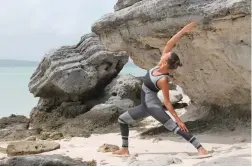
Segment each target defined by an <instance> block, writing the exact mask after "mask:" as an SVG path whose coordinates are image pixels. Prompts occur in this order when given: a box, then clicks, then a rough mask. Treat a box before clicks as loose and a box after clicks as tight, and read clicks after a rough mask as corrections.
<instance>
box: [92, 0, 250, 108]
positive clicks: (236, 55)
mask: <svg viewBox="0 0 252 167" xmlns="http://www.w3.org/2000/svg"><path fill="white" fill-rule="evenodd" d="M119 4H128V5H121V6H120V7H117V9H118V11H116V12H114V13H109V14H106V15H104V16H103V17H101V18H100V19H98V20H97V21H96V22H95V23H94V24H93V25H92V31H93V32H95V33H96V34H97V35H98V36H99V37H100V39H101V42H102V43H103V44H104V45H105V46H106V48H108V49H109V50H110V51H122V50H124V51H127V52H129V53H130V55H131V58H132V59H133V61H134V63H135V64H136V65H138V66H139V67H142V68H144V69H150V68H151V67H153V66H155V65H156V64H157V62H158V61H159V59H160V56H161V53H162V51H163V49H164V47H165V45H166V43H167V41H168V40H169V39H170V38H171V37H172V36H173V35H174V34H175V33H177V32H178V31H179V30H180V29H181V28H182V27H184V26H185V25H186V24H188V23H189V22H190V21H191V20H195V21H196V22H197V26H196V27H195V29H194V31H193V32H191V33H188V34H185V35H184V36H183V37H182V39H181V40H179V41H178V42H177V43H176V46H175V47H174V50H173V51H175V52H176V53H177V54H178V55H179V57H180V59H181V61H182V63H183V64H184V65H183V67H182V68H179V69H177V70H176V71H174V72H173V73H174V74H173V75H174V77H175V78H176V79H177V80H179V81H180V84H181V85H180V86H181V87H182V88H183V89H184V91H185V93H186V94H187V95H188V96H189V97H190V98H191V100H192V101H194V102H195V103H196V104H197V105H199V106H204V105H206V106H220V107H223V108H224V107H227V106H229V107H232V106H237V105H239V106H247V108H250V103H251V96H250V95H251V87H250V86H251V85H250V83H251V78H250V76H251V67H250V63H251V56H250V55H251V45H250V43H251V38H250V34H251V33H250V31H251V29H250V22H251V20H250V16H251V5H250V1H249V0H239V1H222V0H201V1H194V0H189V1H184V0H145V1H143V0H142V1H139V2H137V3H135V2H134V1H133V0H132V1H130V0H118V4H117V6H119ZM122 8H124V9H122ZM119 9H120V10H119ZM221 110H222V109H221ZM222 111H223V110H222ZM247 111H249V112H250V109H248V110H247Z"/></svg>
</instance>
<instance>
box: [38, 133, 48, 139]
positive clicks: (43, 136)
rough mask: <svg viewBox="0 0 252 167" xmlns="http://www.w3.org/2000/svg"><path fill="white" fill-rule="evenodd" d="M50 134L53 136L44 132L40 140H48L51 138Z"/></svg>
mask: <svg viewBox="0 0 252 167" xmlns="http://www.w3.org/2000/svg"><path fill="white" fill-rule="evenodd" d="M50 134H51V133H50V132H42V133H41V135H40V136H39V139H40V140H46V139H48V138H49V136H50Z"/></svg>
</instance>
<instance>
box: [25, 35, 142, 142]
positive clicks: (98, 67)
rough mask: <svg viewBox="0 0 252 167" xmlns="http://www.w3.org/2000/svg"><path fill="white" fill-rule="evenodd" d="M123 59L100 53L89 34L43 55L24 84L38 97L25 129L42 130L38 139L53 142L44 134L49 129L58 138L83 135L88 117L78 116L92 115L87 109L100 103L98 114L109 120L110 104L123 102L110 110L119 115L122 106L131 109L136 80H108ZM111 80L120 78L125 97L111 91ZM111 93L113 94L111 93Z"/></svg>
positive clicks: (95, 39)
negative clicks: (102, 105) (58, 134)
mask: <svg viewBox="0 0 252 167" xmlns="http://www.w3.org/2000/svg"><path fill="white" fill-rule="evenodd" d="M127 61H128V55H127V53H126V52H125V51H122V52H110V51H108V50H106V48H105V47H104V46H103V45H102V44H101V43H100V41H99V38H98V36H97V35H95V34H94V33H91V34H87V35H84V36H83V37H82V38H81V40H80V42H79V43H78V44H77V45H74V46H63V47H60V48H59V49H57V50H55V51H53V52H50V53H48V54H46V55H45V57H44V58H43V60H42V61H41V62H40V64H39V66H38V67H37V69H36V71H35V72H34V74H33V75H32V76H31V81H30V83H29V90H30V92H31V93H33V94H34V96H35V97H40V99H39V102H38V105H37V106H36V107H34V108H33V109H32V111H31V113H30V124H29V125H30V127H31V128H32V129H40V130H42V131H43V132H41V134H40V137H39V138H43V139H44V140H45V139H48V138H50V139H55V138H54V137H53V138H52V137H50V136H46V135H44V134H50V133H51V132H54V131H57V132H59V133H60V134H62V133H63V135H64V136H65V135H68V134H70V135H73V136H75V135H77V136H88V135H89V134H90V133H89V132H88V131H89V130H90V128H88V127H89V125H88V121H89V122H90V120H88V119H91V118H85V120H87V121H84V122H83V117H88V115H89V114H91V115H92V114H93V113H94V111H93V110H90V109H93V108H94V109H95V106H96V105H99V104H104V105H106V106H107V108H106V107H105V108H104V113H107V114H108V117H110V116H114V110H113V109H112V108H113V107H112V108H111V106H115V105H114V103H115V102H118V101H121V100H122V102H124V104H123V105H122V106H120V107H119V106H118V105H116V106H115V108H116V111H120V112H121V111H125V109H124V108H123V107H126V108H127V107H132V106H134V105H135V104H136V103H135V101H132V100H131V99H134V100H135V99H137V98H136V96H137V94H138V92H139V85H140V84H141V81H139V80H137V79H134V77H133V76H126V77H124V78H120V77H121V76H120V77H117V78H116V79H114V78H115V77H116V76H117V75H118V73H119V72H120V71H121V69H122V68H123V66H124V65H125V64H126V63H127ZM113 79H114V80H113ZM117 80H120V81H121V80H123V84H122V86H121V87H123V86H124V87H123V88H124V89H123V90H122V91H130V92H129V94H128V95H127V94H126V93H125V92H122V93H121V92H119V90H117V87H118V86H116V85H115V84H114V83H115V82H117ZM129 80H131V82H129ZM114 89H115V92H117V93H118V95H117V94H113V90H114ZM119 104H121V103H119ZM98 107H99V106H98ZM96 108H97V107H96ZM88 111H89V112H88ZM86 112H88V113H87V114H85V113H86ZM101 112H102V110H101ZM95 116H98V118H100V117H102V116H104V120H106V119H105V115H104V114H101V115H100V117H99V115H94V118H95ZM73 120H75V121H77V122H74V121H73ZM101 120H103V119H102V118H101ZM107 121H109V120H107ZM77 125H78V126H79V125H81V126H79V127H77ZM90 126H92V125H90ZM70 127H71V129H70V130H69V129H68V128H70ZM72 128H76V129H72ZM91 129H93V128H91ZM82 131H85V133H82ZM61 132H62V133H61ZM86 132H88V135H86ZM61 137H62V136H61ZM61 137H60V138H61ZM56 138H58V136H56Z"/></svg>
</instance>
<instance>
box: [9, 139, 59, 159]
mask: <svg viewBox="0 0 252 167" xmlns="http://www.w3.org/2000/svg"><path fill="white" fill-rule="evenodd" d="M59 148H60V144H58V143H55V142H47V141H19V142H12V143H10V144H8V146H7V154H8V155H10V156H14V155H28V154H38V153H42V152H48V151H52V150H56V149H59Z"/></svg>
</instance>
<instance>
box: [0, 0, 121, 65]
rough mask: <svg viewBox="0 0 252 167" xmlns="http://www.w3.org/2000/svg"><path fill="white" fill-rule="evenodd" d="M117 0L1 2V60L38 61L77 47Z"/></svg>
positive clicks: (110, 10)
mask: <svg viewBox="0 0 252 167" xmlns="http://www.w3.org/2000/svg"><path fill="white" fill-rule="evenodd" d="M116 1H117V0H0V4H1V5H0V59H6V58H7V59H20V60H36V61H40V60H41V59H42V57H43V56H44V54H45V53H46V52H47V51H49V50H50V49H53V48H57V47H59V46H62V45H73V44H76V43H77V42H78V41H79V40H80V37H81V36H82V35H84V34H86V33H89V32H91V30H90V27H91V25H92V23H94V22H95V21H96V20H97V19H99V18H100V17H101V16H102V15H104V14H106V13H109V12H113V7H114V5H115V4H116Z"/></svg>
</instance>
